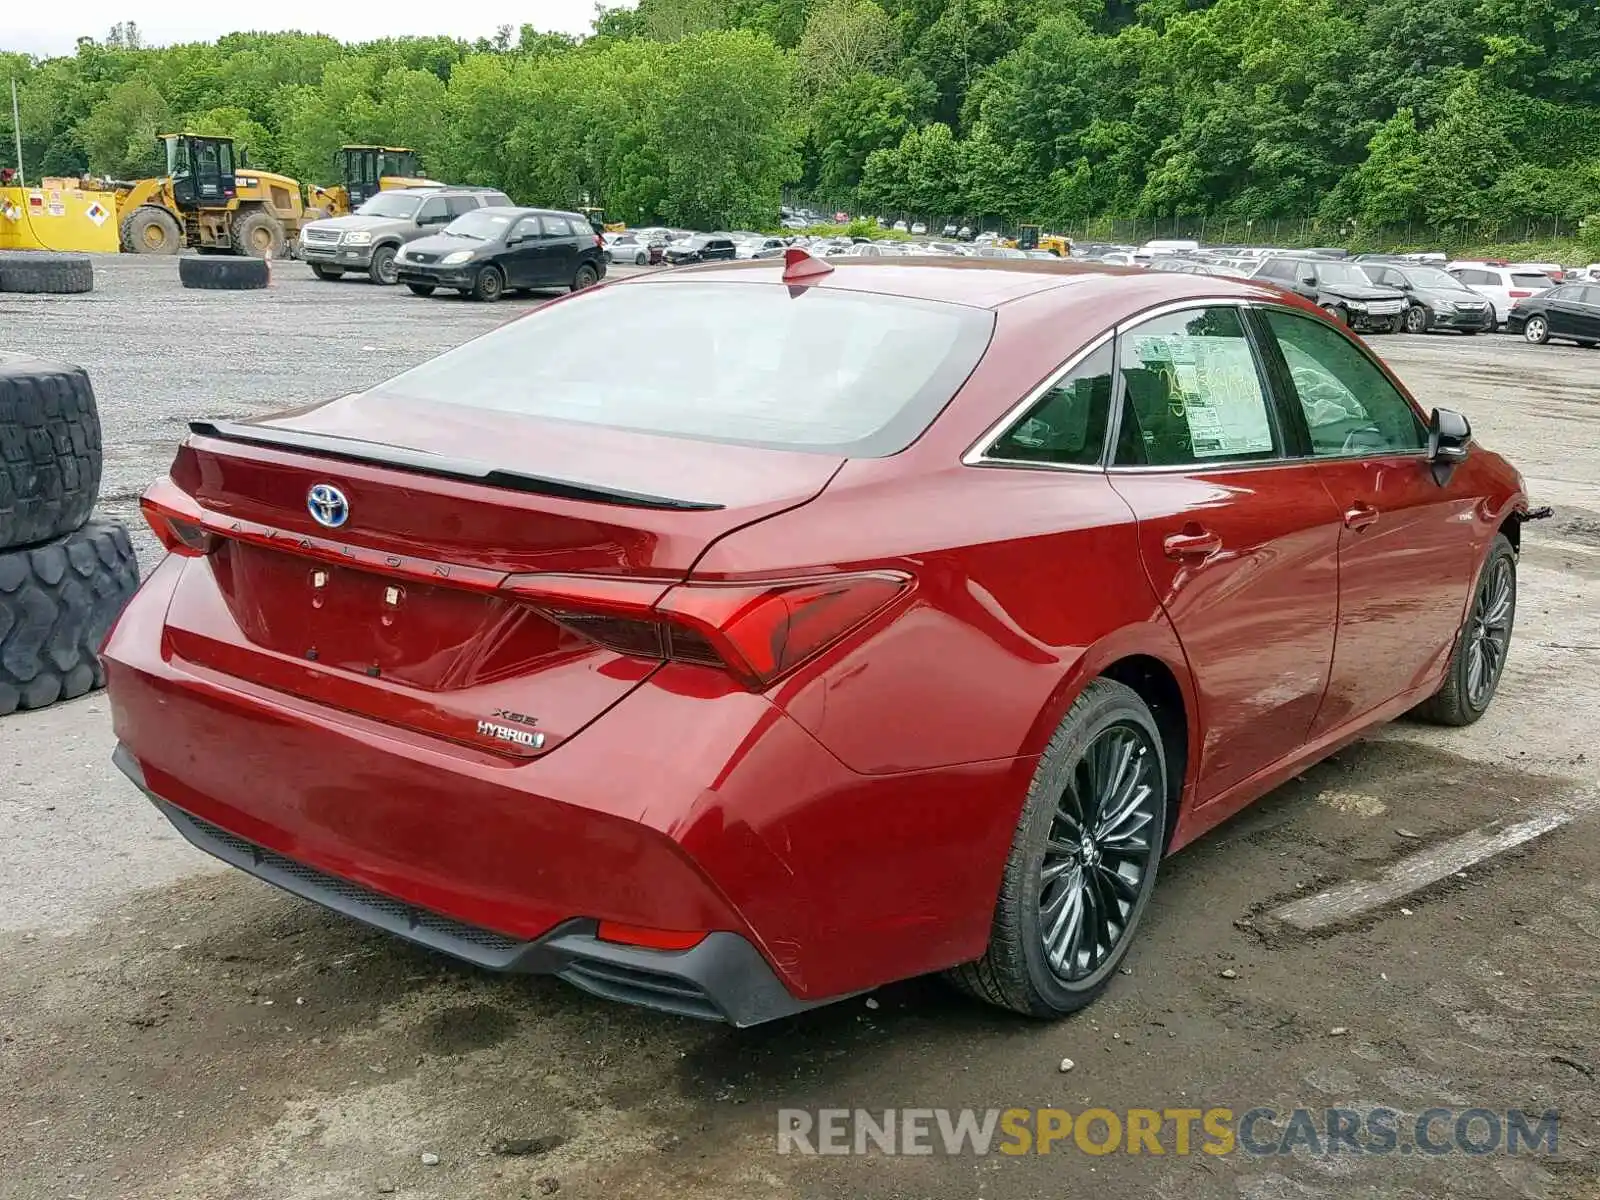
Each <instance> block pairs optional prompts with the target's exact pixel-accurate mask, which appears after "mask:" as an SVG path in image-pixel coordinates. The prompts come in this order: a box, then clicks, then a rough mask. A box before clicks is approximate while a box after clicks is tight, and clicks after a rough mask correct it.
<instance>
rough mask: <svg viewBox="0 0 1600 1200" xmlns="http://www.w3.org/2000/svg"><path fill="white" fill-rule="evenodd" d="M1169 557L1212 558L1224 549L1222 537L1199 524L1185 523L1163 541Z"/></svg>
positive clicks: (1163, 547) (1163, 546)
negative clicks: (1177, 531) (1179, 531)
mask: <svg viewBox="0 0 1600 1200" xmlns="http://www.w3.org/2000/svg"><path fill="white" fill-rule="evenodd" d="M1161 548H1162V549H1163V550H1165V551H1166V552H1167V557H1168V558H1210V557H1211V556H1212V555H1213V554H1215V553H1216V552H1217V551H1218V550H1221V549H1222V539H1221V538H1220V537H1218V536H1217V535H1216V534H1215V533H1213V532H1212V531H1211V530H1209V529H1205V528H1203V527H1201V526H1199V525H1185V526H1184V527H1183V531H1182V532H1181V533H1174V534H1170V535H1169V536H1168V537H1167V539H1166V540H1165V541H1164V542H1162V543H1161Z"/></svg>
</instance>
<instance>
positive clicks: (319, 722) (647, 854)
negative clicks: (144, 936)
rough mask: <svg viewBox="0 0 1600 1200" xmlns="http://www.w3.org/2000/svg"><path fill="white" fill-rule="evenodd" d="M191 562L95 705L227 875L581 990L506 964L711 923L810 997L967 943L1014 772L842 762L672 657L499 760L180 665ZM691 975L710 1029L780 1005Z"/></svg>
mask: <svg viewBox="0 0 1600 1200" xmlns="http://www.w3.org/2000/svg"><path fill="white" fill-rule="evenodd" d="M188 569H204V566H203V564H195V562H194V560H183V559H176V558H170V557H169V558H168V559H167V560H165V561H164V562H163V563H162V564H161V565H160V566H158V567H157V568H156V570H155V571H153V572H152V573H151V574H150V576H149V578H148V579H147V580H146V582H145V585H144V587H143V589H142V590H141V591H140V593H139V594H138V595H137V596H135V597H134V599H133V601H132V602H131V603H130V604H129V605H128V607H127V608H126V609H125V610H124V612H123V615H122V617H121V620H120V622H119V623H118V625H117V627H116V628H115V630H113V632H112V635H111V637H110V639H109V640H108V642H107V644H106V647H105V651H104V660H105V663H106V671H107V677H108V694H109V697H110V702H111V708H112V719H113V725H114V728H115V732H116V736H117V740H118V742H119V744H120V745H121V746H122V748H123V749H122V755H121V757H122V760H123V761H124V762H129V761H130V760H131V764H133V765H135V766H136V771H137V776H136V781H137V782H138V783H139V786H140V787H141V788H143V789H144V790H145V792H146V793H147V794H149V795H151V796H152V798H154V799H157V800H159V801H160V802H162V804H163V811H164V812H167V814H168V815H169V817H170V816H172V815H173V813H174V812H181V813H182V814H184V815H185V816H186V818H187V819H188V820H189V825H188V826H184V825H182V824H180V825H179V827H180V829H182V830H183V831H184V833H185V836H189V837H190V840H193V841H196V842H197V844H201V845H203V846H204V848H206V849H207V850H209V851H211V852H212V853H214V854H218V856H219V857H222V858H224V859H226V860H227V861H230V862H234V863H236V865H240V866H242V867H244V869H246V870H250V869H252V867H251V866H250V865H247V864H246V863H245V862H243V861H240V857H239V856H240V855H241V854H247V855H248V856H249V857H250V858H251V860H252V862H253V860H254V858H255V857H256V856H257V855H258V852H259V853H270V854H272V855H276V856H278V857H279V858H281V859H282V860H284V861H285V862H286V863H288V864H290V865H291V866H294V867H296V868H297V869H305V870H308V871H310V872H313V873H315V874H316V876H317V877H318V878H319V879H326V880H331V881H333V882H334V884H336V885H338V886H341V887H348V888H350V889H352V890H353V891H354V892H355V893H356V894H358V895H360V896H362V897H373V896H376V897H378V898H380V899H382V900H383V901H384V902H385V903H387V904H391V905H394V906H397V910H396V911H397V912H398V913H399V914H400V915H399V916H395V915H393V914H391V918H385V920H387V921H388V923H387V924H385V923H384V920H377V919H374V918H373V917H372V916H371V914H372V913H373V912H376V911H378V910H377V909H374V908H372V907H371V905H370V904H369V905H368V907H366V908H365V909H363V913H365V914H367V915H362V914H360V913H358V914H355V915H358V916H362V919H364V920H369V921H370V922H371V923H373V924H377V925H380V926H381V927H383V928H388V929H391V930H392V931H393V932H395V933H397V934H399V935H400V936H405V937H410V938H412V940H419V941H424V942H426V941H427V938H428V937H431V936H434V933H437V926H436V925H435V924H430V922H434V921H435V918H439V919H446V920H447V921H448V922H449V923H452V924H449V925H448V928H449V929H451V930H455V931H456V932H457V933H459V931H460V929H462V928H465V929H468V930H472V931H478V933H477V934H475V935H474V937H477V938H478V939H479V940H482V938H484V937H489V938H492V939H499V940H497V941H494V942H493V944H494V945H495V946H498V947H499V949H497V950H495V951H494V952H493V953H494V954H496V955H499V956H500V958H498V959H493V958H491V960H485V959H484V957H483V953H482V951H481V950H472V949H470V945H476V944H478V943H477V942H476V941H474V938H473V937H466V935H462V936H463V937H464V938H465V942H464V943H463V942H462V941H461V940H459V939H457V940H453V941H451V942H450V944H449V945H437V943H436V942H427V944H435V945H437V948H439V949H443V950H447V951H448V952H450V953H454V954H458V955H460V956H461V957H463V958H467V959H468V960H469V961H476V962H481V963H482V964H483V965H485V966H487V967H491V968H493V969H499V970H529V969H553V970H556V973H558V974H564V975H565V977H567V978H571V979H572V980H573V982H575V983H579V984H580V986H587V987H589V988H590V990H592V991H601V990H602V988H603V987H609V986H611V985H610V984H605V983H603V981H597V977H594V976H592V975H591V976H586V977H584V978H583V979H579V978H576V977H575V976H574V974H573V972H571V971H568V970H567V968H565V967H561V968H559V969H556V968H551V967H548V966H543V967H539V966H535V967H530V966H528V965H526V963H525V962H524V960H522V959H521V958H519V956H520V955H522V954H524V952H527V953H531V951H528V950H527V948H528V947H532V946H540V947H544V948H545V949H548V948H549V947H550V946H554V945H557V942H556V941H554V940H553V939H558V938H565V937H567V936H568V935H570V934H571V932H572V929H573V926H572V924H571V923H572V922H574V921H579V922H590V923H593V922H596V921H614V922H618V923H621V924H626V925H634V926H642V927H646V928H650V929H663V930H683V931H695V932H700V931H705V932H707V933H709V934H711V935H712V937H708V938H707V939H706V941H705V943H702V944H708V945H710V946H712V947H716V946H718V945H722V944H725V943H727V942H728V939H725V938H721V937H717V936H716V935H719V934H724V933H725V934H728V935H731V936H732V937H733V938H735V939H736V940H737V941H738V942H739V943H741V944H742V945H743V946H745V947H746V948H747V949H748V950H749V951H750V952H751V953H754V954H756V955H757V956H758V957H759V958H760V959H761V960H762V962H763V964H764V967H765V970H766V972H767V974H768V975H769V976H770V977H771V978H773V979H775V980H776V981H777V982H778V984H779V985H780V986H781V987H782V988H783V989H784V990H785V991H786V993H787V994H788V996H789V998H790V1001H792V1003H793V1004H794V1005H796V1006H804V1005H807V1004H811V1003H817V1002H821V1001H824V1000H828V999H837V998H839V997H842V996H846V995H849V994H852V993H854V992H859V991H861V990H864V989H866V988H869V987H873V986H876V985H878V984H882V983H886V982H889V981H891V980H895V979H903V978H907V977H909V976H913V975H919V974H924V973H927V972H929V971H934V970H938V969H940V968H943V967H947V966H951V965H954V964H955V963H959V962H964V961H968V960H970V959H973V958H976V957H978V956H979V955H980V954H981V953H982V951H983V947H984V945H985V943H986V942H987V939H988V933H989V923H990V917H991V915H992V912H993V906H994V898H995V894H996V892H997V890H998V885H999V876H1000V872H1001V870H1002V869H1003V866H1004V862H1005V857H1006V854H1007V852H1008V850H1009V846H1010V841H1011V837H1012V834H1013V833H1014V830H1015V824H1016V818H1017V811H1018V808H1019V806H1020V804H1021V798H1022V795H1023V793H1024V791H1025V789H1026V785H1027V780H1028V778H1029V777H1030V776H1031V774H1032V769H1033V766H1032V761H1031V760H1030V759H1006V760H993V761H986V762H981V763H969V764H966V765H964V766H959V767H944V768H935V769H928V770H918V771H902V772H898V773H895V774H887V775H863V774H859V773H857V772H855V771H852V770H850V769H849V768H848V767H846V766H845V765H844V764H843V763H841V762H840V761H839V759H838V758H837V757H835V756H834V755H833V754H831V753H829V752H828V751H827V750H826V749H824V748H823V746H822V744H821V743H819V742H818V741H817V739H816V738H815V737H813V736H812V734H810V733H808V732H807V731H806V729H804V728H802V726H801V725H800V724H799V723H798V722H797V721H795V720H794V719H793V718H792V717H790V716H788V715H787V714H785V713H784V712H783V711H781V710H780V709H778V708H777V707H776V706H774V705H773V704H772V702H771V701H769V700H768V699H767V698H766V697H764V696H760V695H755V694H752V693H750V692H746V691H743V690H742V689H739V688H737V687H736V686H734V685H733V684H732V683H731V681H728V680H725V679H723V678H722V677H721V676H717V675H715V674H710V673H707V672H705V671H704V670H703V669H700V668H694V667H673V666H667V667H662V668H660V669H658V670H657V671H656V673H655V674H653V675H652V676H650V677H649V678H648V679H647V680H645V681H644V682H642V683H640V684H638V685H637V686H636V687H635V688H634V689H633V690H632V691H631V692H629V693H628V694H627V695H625V696H624V697H623V698H622V699H620V700H618V701H616V702H615V703H614V704H613V705H612V706H611V708H610V709H609V710H608V711H606V713H605V714H604V716H602V717H600V718H599V719H597V720H596V721H595V722H594V724H593V725H592V727H590V728H587V729H584V730H583V731H581V732H579V733H577V734H576V735H574V736H572V737H571V738H569V739H567V740H565V741H563V742H562V743H561V744H560V745H559V746H558V747H557V748H555V749H554V750H553V751H551V752H549V753H547V754H545V755H543V756H541V757H538V758H535V759H532V760H526V759H513V758H510V757H507V756H502V755H499V754H496V753H493V752H492V751H489V750H485V749H480V748H476V747H469V746H466V745H462V744H459V743H455V742H450V741H446V740H443V739H440V738H436V737H433V736H430V735H428V734H425V733H420V732H416V731H413V730H410V729H405V728H400V727H397V726H394V725H387V724H383V723H380V722H377V721H375V720H372V719H369V718H367V717H365V716H362V715H359V714H356V713H351V712H345V711H342V710H339V709H334V708H330V707H327V706H324V705H321V704H318V703H315V702H313V701H310V700H304V699H300V698H298V697H295V696H292V695H288V694H286V693H283V692H276V691H273V690H271V689H269V688H267V687H265V686H263V685H260V684H258V683H255V682H253V681H252V680H250V679H243V678H236V677H234V676H232V675H228V674H224V673H222V672H220V671H218V670H216V669H213V668H210V667H207V666H204V665H202V664H199V663H196V662H192V661H189V660H187V659H185V658H183V657H182V655H181V654H179V653H178V652H177V651H176V650H175V649H174V642H175V639H173V638H171V637H169V636H168V633H167V629H166V617H167V612H168V609H169V606H170V605H171V603H172V597H173V595H174V592H175V590H176V587H177V583H178V580H179V579H180V578H182V577H183V574H184V572H185V571H186V570H188ZM130 773H132V772H130ZM196 820H198V821H199V822H204V823H205V825H204V826H203V827H202V826H199V825H197V824H196V823H195V822H196ZM175 823H177V822H176V821H175ZM206 827H209V829H213V830H218V831H224V832H225V834H226V835H227V836H230V837H232V838H233V839H236V840H237V841H238V842H241V843H244V844H245V848H244V849H240V848H239V847H235V850H237V851H238V853H236V854H235V855H234V856H233V857H229V855H227V854H222V853H220V852H219V851H218V849H217V848H216V847H217V845H219V844H222V843H219V842H218V840H217V835H215V834H208V839H209V844H208V842H207V840H206V839H197V838H196V837H195V836H193V835H194V831H195V830H196V829H199V830H200V832H202V833H205V832H207V829H206ZM284 869H285V870H288V868H287V867H285V868H284ZM256 873H258V874H260V873H261V872H260V871H259V870H258V871H256ZM274 882H279V881H278V880H276V879H275V880H274ZM281 886H288V884H281ZM291 890H298V889H296V888H291ZM302 894H303V893H302ZM313 898H317V897H313ZM324 902H326V901H324ZM413 910H414V911H415V912H417V913H420V914H424V916H425V918H426V919H423V920H420V921H419V920H415V919H413V918H412V917H410V916H406V915H405V914H406V913H407V912H410V911H413ZM419 929H421V930H422V931H423V932H422V933H421V934H419V933H418V930H419ZM429 929H432V930H433V931H434V932H433V933H429V932H428V930H429ZM713 938H715V940H713ZM485 944H488V943H485ZM559 945H560V946H570V943H568V942H560V943H559ZM620 952H625V953H631V954H636V955H644V956H645V960H646V961H650V962H655V963H657V964H658V965H657V967H656V968H654V969H657V970H659V969H660V967H659V964H660V961H661V960H662V959H665V958H667V957H670V956H669V955H665V954H662V953H660V952H656V951H647V950H632V951H623V950H619V949H618V948H617V947H613V946H610V945H606V946H603V947H601V948H600V949H598V950H595V949H592V948H591V950H590V952H589V955H588V959H586V961H592V960H594V959H595V958H596V957H604V956H607V955H612V956H614V954H615V953H620ZM698 952H699V947H696V950H695V951H688V952H684V953H685V955H686V956H694V955H696V954H697V953H698ZM710 953H711V951H706V952H705V954H706V955H709V954H710ZM716 953H717V954H718V956H719V958H718V961H721V959H720V956H721V955H723V954H726V953H729V952H728V951H717V952H716ZM737 953H738V954H739V955H741V956H743V955H744V951H738V952H737ZM549 961H551V960H548V959H547V958H545V957H544V955H543V954H542V953H541V954H540V955H536V956H534V957H533V958H531V959H527V960H526V962H532V963H534V964H540V963H547V962H549ZM681 961H687V962H688V963H689V964H690V965H691V966H693V965H694V964H695V963H698V962H699V961H700V958H698V957H688V958H686V959H685V960H681ZM519 964H520V965H519ZM640 969H644V968H642V967H641V968H640ZM696 969H697V970H698V969H699V968H698V967H696ZM707 969H709V968H707ZM727 969H728V968H726V967H719V968H718V970H727ZM577 974H580V975H581V974H582V972H581V971H579V972H577ZM743 976H744V978H745V979H746V982H745V983H744V984H741V985H739V986H740V987H743V988H745V989H749V988H750V987H752V986H754V985H751V984H750V983H749V982H748V980H749V978H750V977H751V974H750V971H744V972H743ZM619 986H620V985H619ZM707 986H708V992H707V994H708V996H710V997H711V1000H710V1001H709V1002H710V1003H711V1004H712V1006H713V1007H715V1008H717V1009H718V1011H719V1012H722V1013H723V1014H724V1015H725V1019H729V1020H736V1021H737V1020H744V1019H746V1017H747V1016H748V1014H749V1013H750V1012H772V1013H774V1014H778V1013H781V1012H782V1011H792V1009H785V1006H784V1004H782V1003H779V1002H777V1001H772V1000H763V1001H762V1002H761V1004H759V1005H756V1006H754V1007H751V1006H750V1005H742V1004H741V1003H737V1002H735V1001H733V1000H730V999H728V998H727V997H726V996H725V995H724V991H725V990H726V989H721V990H719V989H718V988H710V987H709V985H707ZM756 990H757V991H758V992H759V993H761V994H763V995H765V994H766V990H765V987H764V985H762V986H761V987H760V988H757V989H756ZM607 994H609V993H607ZM658 1007H659V1005H658Z"/></svg>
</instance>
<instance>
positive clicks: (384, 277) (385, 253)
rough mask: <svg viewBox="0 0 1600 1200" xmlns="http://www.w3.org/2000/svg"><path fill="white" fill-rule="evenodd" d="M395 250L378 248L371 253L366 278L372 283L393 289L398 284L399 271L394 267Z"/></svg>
mask: <svg viewBox="0 0 1600 1200" xmlns="http://www.w3.org/2000/svg"><path fill="white" fill-rule="evenodd" d="M394 256H395V248H394V247H393V246H379V247H378V248H377V249H376V250H374V251H373V252H372V262H371V263H370V264H369V265H368V266H367V276H368V278H370V279H371V280H372V282H373V283H376V284H381V285H382V286H383V287H393V286H394V285H395V284H397V283H399V282H400V273H399V270H398V269H397V268H396V267H395V265H394Z"/></svg>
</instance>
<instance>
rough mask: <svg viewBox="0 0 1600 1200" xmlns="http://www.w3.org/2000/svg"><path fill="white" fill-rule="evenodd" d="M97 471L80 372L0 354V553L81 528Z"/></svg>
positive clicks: (94, 421) (90, 399)
mask: <svg viewBox="0 0 1600 1200" xmlns="http://www.w3.org/2000/svg"><path fill="white" fill-rule="evenodd" d="M100 471H101V458H100V414H99V412H98V410H97V409H96V408H95V402H94V389H93V388H92V387H90V386H89V376H88V374H87V373H86V372H85V371H84V369H83V368H82V367H73V366H68V365H67V364H66V363H54V362H45V361H44V360H42V359H35V358H21V357H12V356H8V355H0V551H5V550H11V549H15V548H16V547H18V546H31V545H34V544H35V543H39V542H47V541H49V540H50V539H51V538H55V537H60V536H61V535H62V534H65V533H70V532H71V531H72V530H74V529H76V528H77V527H78V526H80V525H82V524H83V523H84V522H85V521H86V520H88V519H89V513H90V512H91V511H93V509H94V502H95V499H96V498H97V497H98V496H99V493H100Z"/></svg>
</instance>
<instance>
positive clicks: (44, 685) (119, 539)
mask: <svg viewBox="0 0 1600 1200" xmlns="http://www.w3.org/2000/svg"><path fill="white" fill-rule="evenodd" d="M138 587H139V563H138V560H137V559H136V558H135V557H134V553H133V543H132V542H130V541H129V540H128V531H127V530H126V529H125V528H123V526H121V525H119V524H117V523H116V522H114V521H90V522H89V523H88V524H86V525H85V526H84V527H83V528H82V529H77V530H74V531H73V532H72V533H69V534H67V535H66V536H65V537H62V538H57V539H56V540H55V541H51V542H46V543H45V544H44V545H42V546H35V547H33V548H32V549H29V550H7V551H0V716H4V715H5V714H7V713H12V712H15V711H16V710H17V709H19V708H43V707H44V706H45V705H47V704H54V703H55V702H56V701H57V700H71V699H73V698H74V697H76V696H82V695H83V694H84V693H86V692H89V691H92V690H94V689H95V688H98V687H103V686H104V685H105V681H106V674H105V667H104V665H103V664H102V663H101V662H100V654H99V651H100V643H101V641H102V640H103V639H104V638H105V636H106V632H107V631H108V630H109V629H110V628H111V623H112V622H113V621H115V620H116V619H117V614H118V613H120V612H121V611H122V607H123V605H125V604H127V602H128V601H129V599H130V598H132V596H133V593H134V592H135V591H136V590H138Z"/></svg>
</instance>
